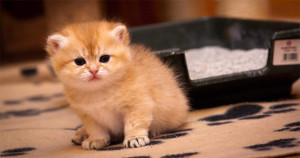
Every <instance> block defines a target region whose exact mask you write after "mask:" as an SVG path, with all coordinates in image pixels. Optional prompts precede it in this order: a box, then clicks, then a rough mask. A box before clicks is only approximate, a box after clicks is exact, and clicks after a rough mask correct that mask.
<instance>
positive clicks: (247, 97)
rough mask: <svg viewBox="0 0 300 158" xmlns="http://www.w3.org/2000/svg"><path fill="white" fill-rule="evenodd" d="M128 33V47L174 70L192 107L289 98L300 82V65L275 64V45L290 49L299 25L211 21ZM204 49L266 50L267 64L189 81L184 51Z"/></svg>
mask: <svg viewBox="0 0 300 158" xmlns="http://www.w3.org/2000/svg"><path fill="white" fill-rule="evenodd" d="M130 34H131V40H132V43H141V44H144V45H146V46H148V47H150V48H151V49H152V50H154V51H156V53H157V55H158V56H159V57H161V58H162V60H163V61H166V62H168V63H169V64H171V65H172V67H174V69H175V72H176V74H179V75H180V80H181V81H182V83H184V84H183V85H184V87H185V88H186V89H187V92H188V96H189V98H190V102H191V105H192V106H193V107H194V108H207V107H212V106H216V105H222V104H231V103H237V102H245V101H264V100H276V99H279V98H283V97H288V96H290V93H291V87H292V84H293V83H294V82H295V81H296V80H297V79H299V77H300V63H293V64H284V65H280V64H279V65H278V64H275V63H273V57H274V43H275V42H276V41H283V44H285V43H286V45H283V46H280V47H286V49H289V47H291V45H290V43H291V42H289V41H290V40H292V41H293V39H300V24H299V23H287V22H270V21H256V20H242V19H231V18H219V17H210V18H202V19H198V20H192V21H185V22H175V23H164V24H157V25H150V26H144V27H137V28H132V29H130ZM281 43H282V42H281ZM298 44H299V42H298ZM275 45H276V44H275ZM204 46H220V47H224V48H228V49H242V50H249V49H253V48H264V49H268V59H267V65H266V66H265V67H264V68H262V69H258V70H252V71H245V72H242V73H233V74H228V75H222V76H216V77H210V78H204V79H198V80H190V78H189V74H188V70H187V64H186V60H185V55H184V52H185V50H188V49H191V48H201V47H204ZM292 46H293V45H292ZM283 49H284V48H283ZM291 49H293V50H292V51H296V53H295V52H293V54H294V55H293V56H291V57H293V60H298V61H299V60H300V50H299V47H298V48H296V49H298V50H295V48H291ZM281 51H284V50H281ZM287 51H289V50H287ZM287 53H288V52H287ZM297 53H298V54H297ZM277 54H278V53H277ZM276 56H278V55H276ZM286 57H287V56H286V55H285V56H283V58H286ZM170 93H172V92H170Z"/></svg>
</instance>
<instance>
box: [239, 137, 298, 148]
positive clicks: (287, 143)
mask: <svg viewBox="0 0 300 158" xmlns="http://www.w3.org/2000/svg"><path fill="white" fill-rule="evenodd" d="M296 146H299V143H298V142H297V139H296V138H287V139H278V140H273V141H270V142H268V143H265V144H256V145H251V146H247V147H244V148H246V149H252V150H254V151H265V150H272V149H273V148H276V147H277V148H292V147H296Z"/></svg>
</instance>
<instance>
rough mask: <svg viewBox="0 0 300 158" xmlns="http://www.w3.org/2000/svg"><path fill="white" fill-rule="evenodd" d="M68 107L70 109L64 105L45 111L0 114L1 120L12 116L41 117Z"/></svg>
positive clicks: (18, 111) (19, 111)
mask: <svg viewBox="0 0 300 158" xmlns="http://www.w3.org/2000/svg"><path fill="white" fill-rule="evenodd" d="M66 107H68V105H63V106H60V107H54V108H47V109H44V110H40V109H26V110H13V111H7V112H3V113H0V119H7V118H9V117H11V116H14V117H28V116H37V115H40V114H41V113H46V112H53V111H58V110H62V109H65V108H66Z"/></svg>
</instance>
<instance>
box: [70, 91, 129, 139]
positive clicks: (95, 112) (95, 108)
mask: <svg viewBox="0 0 300 158" xmlns="http://www.w3.org/2000/svg"><path fill="white" fill-rule="evenodd" d="M116 104H118V101H116V100H113V99H112V98H110V97H107V96H103V95H90V96H86V97H84V98H81V101H80V103H78V102H77V103H73V104H72V106H73V107H74V108H75V109H77V110H79V111H80V112H81V113H83V114H86V115H88V116H89V117H91V118H92V119H94V120H95V121H96V122H97V123H99V125H101V126H103V127H104V128H106V129H108V130H109V131H110V132H111V133H113V134H114V135H121V134H122V133H123V129H124V122H123V116H122V114H121V113H120V112H118V111H116V109H115V108H114V107H115V106H116Z"/></svg>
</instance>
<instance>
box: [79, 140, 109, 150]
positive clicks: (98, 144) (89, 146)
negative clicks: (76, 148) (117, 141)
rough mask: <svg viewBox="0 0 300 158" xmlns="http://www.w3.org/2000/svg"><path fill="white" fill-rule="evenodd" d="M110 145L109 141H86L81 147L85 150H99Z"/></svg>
mask: <svg viewBox="0 0 300 158" xmlns="http://www.w3.org/2000/svg"><path fill="white" fill-rule="evenodd" d="M109 144H110V141H109V140H104V139H94V140H90V139H86V140H84V141H83V142H82V144H81V147H82V148H83V149H85V150H97V149H101V148H103V147H106V146H108V145H109Z"/></svg>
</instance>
